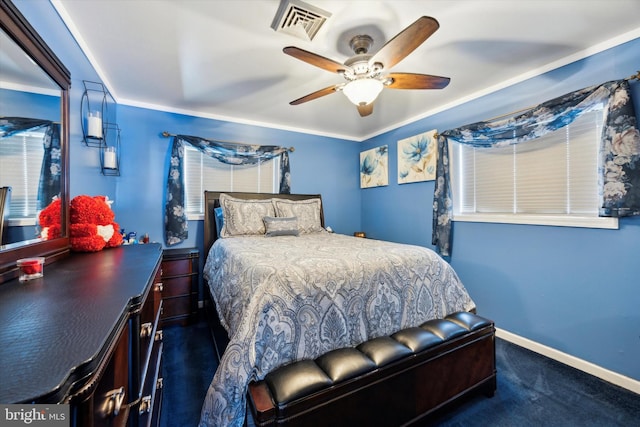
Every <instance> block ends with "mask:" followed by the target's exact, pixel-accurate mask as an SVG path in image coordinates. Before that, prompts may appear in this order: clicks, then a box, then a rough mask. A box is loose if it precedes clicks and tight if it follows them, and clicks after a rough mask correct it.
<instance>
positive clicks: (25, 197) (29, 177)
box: [0, 129, 44, 225]
mask: <svg viewBox="0 0 640 427" xmlns="http://www.w3.org/2000/svg"><path fill="white" fill-rule="evenodd" d="M43 139H44V130H43V129H36V130H32V131H25V132H18V133H15V134H13V135H10V136H6V137H3V138H2V142H0V151H2V155H0V187H4V186H9V187H11V201H10V205H9V221H10V223H11V224H13V225H33V224H35V218H36V215H37V213H38V212H37V205H38V185H39V183H40V171H41V169H42V159H43V157H44V147H43V145H42V144H43ZM16 165H20V166H21V167H16Z"/></svg>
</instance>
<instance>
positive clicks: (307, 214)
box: [272, 198, 324, 234]
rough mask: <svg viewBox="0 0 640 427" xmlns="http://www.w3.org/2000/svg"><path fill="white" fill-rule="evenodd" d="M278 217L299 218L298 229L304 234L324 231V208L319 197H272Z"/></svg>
mask: <svg viewBox="0 0 640 427" xmlns="http://www.w3.org/2000/svg"><path fill="white" fill-rule="evenodd" d="M272 200H273V205H274V206H275V208H276V216H278V217H294V216H295V217H296V218H298V231H299V232H300V233H302V234H306V233H317V232H319V231H323V230H324V229H323V228H322V222H321V221H320V210H321V209H322V205H321V201H320V199H319V198H316V199H307V200H284V199H272Z"/></svg>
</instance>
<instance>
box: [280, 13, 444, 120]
mask: <svg viewBox="0 0 640 427" xmlns="http://www.w3.org/2000/svg"><path fill="white" fill-rule="evenodd" d="M439 27H440V24H438V21H436V20H435V19H434V18H432V17H430V16H422V17H420V18H419V19H418V20H416V21H415V22H414V23H413V24H411V25H409V26H408V27H407V28H405V29H404V30H402V31H401V32H400V33H398V34H397V35H396V36H395V37H394V38H392V39H391V40H389V41H388V42H387V43H386V44H385V45H384V46H382V48H381V49H380V50H379V51H378V52H376V53H375V54H370V53H369V48H370V47H371V45H372V44H373V39H372V38H371V37H370V36H368V35H358V36H355V37H353V38H352V39H351V41H350V43H349V46H350V47H351V49H352V50H353V51H354V53H355V55H354V56H352V57H351V58H349V59H347V60H346V61H345V62H344V64H341V63H339V62H337V61H334V60H332V59H329V58H325V57H323V56H321V55H317V54H315V53H312V52H309V51H306V50H304V49H300V48H297V47H294V46H288V47H285V48H284V49H283V51H284V53H286V54H287V55H291V56H293V57H294V58H297V59H299V60H301V61H304V62H307V63H309V64H311V65H315V66H316V67H319V68H322V69H324V70H327V71H331V72H333V73H337V74H341V75H342V76H343V77H344V78H345V80H347V81H346V82H345V83H340V84H336V85H333V86H329V87H326V88H324V89H320V90H318V91H315V92H312V93H310V94H308V95H305V96H303V97H302V98H298V99H296V100H294V101H291V102H290V104H291V105H299V104H302V103H304V102H307V101H311V100H314V99H317V98H320V97H322V96H325V95H329V94H332V93H334V92H343V93H344V94H345V95H346V96H347V98H349V100H350V101H351V102H352V103H354V104H355V105H356V106H357V107H358V112H359V113H360V116H362V117H365V116H368V115H369V114H371V113H372V112H373V102H374V101H375V99H376V98H377V96H378V95H379V94H380V92H381V91H382V89H383V88H385V87H387V88H389V89H442V88H444V87H446V86H447V85H448V84H449V80H450V79H449V78H448V77H439V76H431V75H428V74H414V73H386V72H387V71H388V70H389V69H390V68H391V67H393V66H394V65H396V64H397V63H398V62H400V61H401V60H402V59H404V58H405V57H406V56H407V55H409V54H410V53H411V52H413V51H414V50H415V49H416V48H417V47H418V46H420V45H421V44H422V43H423V42H424V41H425V40H426V39H427V38H429V37H430V36H431V35H432V34H433V33H435V31H436V30H437V29H438V28H439Z"/></svg>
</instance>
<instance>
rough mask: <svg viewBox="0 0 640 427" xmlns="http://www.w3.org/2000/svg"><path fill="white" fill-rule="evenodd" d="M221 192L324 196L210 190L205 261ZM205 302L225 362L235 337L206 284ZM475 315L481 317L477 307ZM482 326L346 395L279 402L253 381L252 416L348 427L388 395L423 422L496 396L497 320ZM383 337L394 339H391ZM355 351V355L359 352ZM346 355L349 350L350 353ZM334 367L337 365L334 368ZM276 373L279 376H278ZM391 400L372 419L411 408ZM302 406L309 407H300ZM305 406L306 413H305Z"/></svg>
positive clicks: (359, 383) (260, 421)
mask: <svg viewBox="0 0 640 427" xmlns="http://www.w3.org/2000/svg"><path fill="white" fill-rule="evenodd" d="M221 193H225V194H228V195H230V196H232V197H236V198H242V199H269V198H283V199H290V200H306V199H312V198H320V199H322V198H321V196H320V195H318V194H268V193H239V192H214V191H205V221H204V251H205V252H204V256H205V258H206V256H207V255H208V253H209V250H210V248H211V246H212V245H213V243H214V242H215V241H216V240H217V238H218V235H217V231H216V225H215V214H214V209H215V208H217V207H219V206H220V202H219V197H220V194H221ZM320 215H321V218H320V219H321V223H322V226H323V227H324V211H323V209H321V211H320ZM204 298H205V310H206V311H205V312H206V316H207V320H208V322H209V325H210V328H211V333H212V335H213V339H214V343H215V346H216V352H217V356H218V360H220V358H221V357H222V353H223V352H224V349H225V348H226V346H227V344H228V342H229V338H228V336H227V334H226V331H225V330H224V328H223V327H222V325H221V323H220V320H219V317H218V313H217V310H216V307H215V304H214V302H213V298H212V297H211V293H210V291H209V286H208V285H207V284H206V283H205V290H204ZM471 312H472V313H475V309H474V310H472V311H471ZM460 315H462V316H464V315H465V314H464V313H463V314H456V315H454V316H460ZM474 319H476V321H477V319H481V318H476V317H474ZM431 322H435V323H436V324H438V325H445V326H446V325H448V326H446V327H445V328H444V329H443V331H441V332H437V335H439V336H441V337H444V338H446V335H447V333H449V332H446V330H449V331H450V330H451V329H450V328H451V325H450V323H451V322H449V321H448V320H443V319H436V320H434V321H431ZM442 322H445V323H442ZM482 322H484V323H483V324H482V325H481V327H474V328H471V327H470V325H466V326H465V327H466V328H467V329H468V330H469V333H466V332H465V335H464V336H460V337H458V335H455V334H454V335H455V338H453V339H444V341H443V342H442V344H441V345H438V346H436V347H434V348H433V349H428V350H425V351H426V353H424V355H421V356H420V357H416V354H413V355H409V356H408V357H403V358H401V360H399V361H398V362H397V363H400V364H402V365H401V367H402V369H399V368H397V367H393V368H392V369H391V372H392V374H391V375H387V374H385V375H384V377H379V378H378V377H376V378H377V379H375V380H374V381H373V382H372V379H371V378H372V376H371V375H360V376H359V377H358V378H356V379H355V380H349V388H350V390H351V391H350V392H347V393H345V392H344V387H343V386H342V385H339V386H337V387H330V388H329V389H327V390H323V391H321V398H319V399H318V397H317V395H318V393H315V394H314V393H312V392H311V391H310V392H309V394H308V395H306V394H303V395H299V396H298V398H297V399H296V401H295V402H290V403H284V404H282V403H278V401H277V399H276V398H274V396H273V395H270V394H269V390H268V389H267V387H268V386H267V385H266V384H265V382H264V381H261V382H259V383H252V384H250V385H249V392H248V402H249V403H250V405H249V407H250V408H251V411H252V416H253V417H254V420H255V421H256V425H258V426H261V425H262V426H267V425H296V422H302V424H298V425H301V426H302V425H304V426H307V425H312V424H313V422H311V424H308V423H309V422H310V420H316V421H319V422H320V424H318V425H322V422H321V421H320V420H322V419H323V417H328V416H329V414H331V416H333V417H334V418H333V419H334V421H336V422H337V421H339V422H337V424H336V425H345V426H348V425H353V424H352V423H350V422H348V421H349V420H357V419H362V411H370V410H371V409H373V408H370V407H369V405H368V404H367V403H366V402H369V401H372V399H373V398H374V397H375V396H378V395H381V393H382V395H384V396H389V398H391V397H393V399H391V400H393V401H397V402H405V403H406V402H407V401H409V402H410V401H411V399H407V398H408V397H411V396H413V397H414V400H415V405H414V406H415V413H412V414H411V415H410V416H409V414H408V413H403V414H402V416H403V417H405V422H406V421H407V420H413V421H417V420H420V419H422V418H423V417H425V416H427V415H428V414H431V413H432V412H434V411H436V410H438V409H440V408H442V407H444V406H445V405H448V404H451V403H453V402H454V401H458V400H459V399H460V398H461V397H463V396H466V395H469V394H471V393H473V392H478V391H481V392H483V393H484V394H485V395H487V396H492V395H493V393H494V391H495V389H496V369H495V343H494V337H495V328H494V325H493V322H492V321H491V320H488V319H482ZM428 323H429V322H428ZM462 323H464V322H462ZM414 329H415V328H414ZM454 335H452V337H454ZM382 338H386V339H389V340H390V339H391V338H390V337H382ZM374 341H375V340H374ZM351 350H352V351H355V349H351ZM340 351H344V349H343V350H340ZM330 353H332V352H330ZM333 353H335V352H333ZM327 355H329V353H327ZM327 355H325V356H327ZM325 356H322V357H325ZM329 357H330V358H332V360H334V361H333V362H332V364H333V365H336V366H337V365H340V364H341V363H343V362H342V361H341V359H340V358H335V357H333V356H329ZM425 361H427V362H425ZM344 363H346V365H345V367H338V368H337V369H338V371H341V372H342V371H344V369H348V366H350V363H351V362H349V361H348V360H347V362H344ZM394 363H396V362H394ZM296 365H297V364H294V365H293V366H296ZM393 366H396V365H393ZM334 368H335V366H334V367H333V368H331V369H334ZM279 369H282V368H279ZM385 369H386V368H385ZM277 371H278V370H277ZM379 371H380V372H382V371H383V370H380V369H378V370H376V371H375V372H376V373H375V374H374V375H380V374H378V372H379ZM397 372H403V373H404V374H403V375H405V377H402V376H401V374H397ZM443 373H444V375H443ZM274 375H277V373H276V374H274ZM414 377H416V378H417V377H419V378H421V380H420V381H417V382H416V381H415V380H411V378H414ZM301 378H302V381H303V383H304V382H305V381H307V380H306V378H307V375H306V373H305V372H304V371H303V372H302V375H299V376H298V378H290V379H289V380H287V381H286V382H285V384H291V381H293V382H294V383H295V382H297V381H298V380H299V379H301ZM408 381H410V382H411V389H410V390H409V389H408V388H407V387H408V385H409V383H408ZM371 384H376V386H375V387H376V388H372V385H371ZM334 388H335V390H334ZM354 388H358V389H360V390H365V391H364V392H362V391H360V392H359V394H358V396H359V398H358V399H359V400H358V399H356V401H360V402H365V403H364V407H363V406H362V405H355V406H354V405H353V403H354V400H353V399H354V397H353V396H355V395H354V391H353V390H354ZM274 391H275V392H276V394H277V392H278V390H277V387H276V388H275V389H274V388H272V389H271V392H274ZM403 396H405V397H406V398H405V397H403ZM363 399H364V400H363ZM380 399H382V400H380ZM385 399H386V398H384V397H380V396H378V400H380V402H377V403H376V405H377V406H376V409H378V410H376V411H373V412H374V414H373V415H372V416H371V417H370V418H368V419H371V420H376V419H379V417H382V419H386V420H390V419H396V420H397V418H395V415H394V414H398V410H399V409H398V408H405V407H406V405H405V406H403V405H404V404H401V405H400V406H398V405H384V402H387V400H385ZM298 402H303V403H302V404H300V403H298ZM304 402H310V403H304ZM287 405H288V406H287ZM300 405H301V406H302V408H303V409H299V408H300ZM374 406H375V405H374ZM382 406H385V408H382ZM410 406H411V405H410ZM287 408H289V409H287ZM290 408H294V409H290ZM291 411H293V413H295V414H296V415H293V416H292V417H291V416H290V415H287V414H288V413H290V412H291ZM402 411H403V412H404V411H405V410H404V409H403V410H402ZM412 411H413V409H412ZM319 414H321V415H322V416H320V417H319V418H318V417H316V415H319ZM336 414H339V415H336ZM247 415H248V414H247ZM407 416H409V418H406V417H407ZM336 417H337V418H336ZM400 419H402V417H400ZM296 420H297V421H296ZM303 420H304V421H303ZM407 424H409V423H407ZM245 425H246V422H245Z"/></svg>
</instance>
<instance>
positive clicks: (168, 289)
mask: <svg viewBox="0 0 640 427" xmlns="http://www.w3.org/2000/svg"><path fill="white" fill-rule="evenodd" d="M162 257H163V258H162V289H163V290H162V298H163V308H162V316H161V320H162V326H168V325H171V324H176V323H178V324H182V325H186V324H189V323H190V321H191V320H194V319H195V318H196V317H197V314H198V287H199V282H200V273H199V268H200V263H199V257H200V252H199V251H198V250H197V249H195V248H184V249H165V250H164V251H163V252H162Z"/></svg>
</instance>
